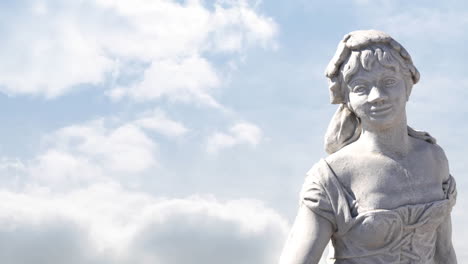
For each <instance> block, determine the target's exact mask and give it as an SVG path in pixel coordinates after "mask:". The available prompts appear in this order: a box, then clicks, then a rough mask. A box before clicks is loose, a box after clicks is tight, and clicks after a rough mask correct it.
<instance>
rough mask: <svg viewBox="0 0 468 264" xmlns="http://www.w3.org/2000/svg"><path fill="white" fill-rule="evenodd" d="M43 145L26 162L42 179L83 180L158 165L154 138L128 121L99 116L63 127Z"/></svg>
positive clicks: (77, 181)
mask: <svg viewBox="0 0 468 264" xmlns="http://www.w3.org/2000/svg"><path fill="white" fill-rule="evenodd" d="M107 123H110V122H107ZM44 145H45V147H44V151H43V153H41V154H39V155H38V156H37V157H36V158H35V159H33V160H32V161H30V162H29V165H28V170H30V171H31V172H30V175H31V176H32V177H33V178H34V179H36V180H39V181H43V182H49V183H57V184H64V183H74V184H76V183H84V182H89V181H92V180H96V179H100V178H105V177H108V174H109V175H114V176H117V175H121V174H138V173H140V172H142V171H144V170H146V169H148V168H151V167H153V166H155V165H157V158H156V151H157V144H156V142H154V141H153V140H152V139H151V138H150V137H149V136H148V135H147V134H146V133H145V132H144V131H142V129H141V128H140V127H138V126H136V125H134V124H132V123H131V122H129V123H122V124H117V125H114V126H113V125H109V124H106V121H105V120H104V119H100V120H94V121H90V122H88V123H85V124H80V125H72V126H68V127H64V128H61V129H59V130H57V131H55V132H53V133H51V134H50V135H47V136H46V138H45V140H44Z"/></svg>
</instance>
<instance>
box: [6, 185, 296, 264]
mask: <svg viewBox="0 0 468 264" xmlns="http://www.w3.org/2000/svg"><path fill="white" fill-rule="evenodd" d="M0 199H1V200H2V201H3V202H2V204H1V205H0V223H2V224H1V225H0V234H1V236H0V243H2V244H4V246H3V247H2V248H1V249H0V257H2V260H3V261H4V262H5V263H9V264H19V263H32V262H34V263H39V264H42V263H44V264H45V263H47V264H59V263H65V262H66V263H80V264H87V263H99V264H100V263H109V264H110V263H114V264H131V263H142V264H146V263H148V264H149V263H165V264H178V263H207V264H209V263H213V264H214V263H221V262H222V263H228V264H229V263H232V264H234V263H236V264H238V263H258V264H262V263H263V264H270V263H274V262H276V259H277V258H278V255H279V252H280V250H281V247H282V244H283V242H284V239H285V236H286V233H287V232H288V229H289V228H288V225H287V223H286V221H285V220H284V219H283V218H282V217H281V216H280V215H278V214H277V213H276V212H275V211H273V210H272V209H269V208H267V207H265V206H264V205H263V204H262V203H260V202H258V201H255V200H232V201H226V202H220V201H217V200H216V199H214V198H213V197H211V198H210V197H196V196H194V197H189V198H186V199H156V198H154V197H152V196H150V195H147V194H143V193H136V192H129V191H125V190H124V189H122V188H121V187H120V186H119V185H116V184H111V183H106V184H98V185H93V186H90V187H88V188H86V189H80V190H76V191H73V192H70V193H67V194H61V195H52V194H44V193H43V192H36V191H34V190H31V191H29V192H27V193H14V192H10V191H0ZM25 252H27V254H25Z"/></svg>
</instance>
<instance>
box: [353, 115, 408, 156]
mask: <svg viewBox="0 0 468 264" xmlns="http://www.w3.org/2000/svg"><path fill="white" fill-rule="evenodd" d="M409 140H410V139H409V136H408V127H407V122H406V116H405V117H403V118H401V119H400V120H399V121H397V122H395V123H394V124H393V125H392V126H389V127H385V128H381V127H372V126H365V125H364V124H363V126H362V133H361V136H360V137H359V142H360V144H363V146H364V147H365V149H367V150H369V151H371V152H378V153H382V154H384V155H389V156H392V157H400V158H401V157H404V156H406V155H407V154H408V152H409V143H410V142H409Z"/></svg>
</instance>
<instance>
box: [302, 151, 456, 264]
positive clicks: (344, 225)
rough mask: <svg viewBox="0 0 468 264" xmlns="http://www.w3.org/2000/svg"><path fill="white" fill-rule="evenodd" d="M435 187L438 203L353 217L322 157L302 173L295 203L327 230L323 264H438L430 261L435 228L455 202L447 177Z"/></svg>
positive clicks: (349, 200)
mask: <svg viewBox="0 0 468 264" xmlns="http://www.w3.org/2000/svg"><path fill="white" fill-rule="evenodd" d="M440 188H442V189H443V191H444V194H445V199H443V200H438V201H433V202H430V203H424V204H414V205H405V206H400V207H398V208H394V209H391V210H386V209H370V210H365V209H364V210H363V209H362V208H360V209H359V213H358V207H359V205H358V204H357V202H356V201H355V200H354V198H353V196H352V195H351V194H350V193H349V192H348V191H347V190H346V189H345V188H344V187H343V186H342V185H341V183H340V182H339V181H338V178H337V177H336V175H335V174H334V172H333V171H332V169H331V168H330V166H329V164H328V163H327V162H326V161H325V160H323V159H322V160H320V161H319V162H318V163H317V164H315V166H314V167H313V168H312V169H311V170H310V171H309V172H308V173H307V177H306V180H305V183H304V186H303V189H302V192H301V202H302V203H304V204H305V205H306V206H307V207H308V208H310V209H311V210H312V211H313V212H315V213H316V214H318V215H320V216H322V217H324V218H325V219H327V220H328V221H330V222H331V224H332V226H333V229H334V233H333V235H332V238H331V241H332V246H330V249H329V259H328V263H335V264H403V263H411V264H442V263H437V262H436V260H435V259H436V258H435V254H436V250H435V246H436V240H437V228H438V226H439V225H440V224H441V223H443V222H444V221H447V220H448V219H447V217H448V216H449V215H450V213H451V210H452V207H453V205H454V204H455V200H456V188H455V180H454V179H453V177H452V176H450V177H449V179H448V180H447V181H446V182H444V183H443V184H442V186H441V187H440ZM443 264H451V263H443Z"/></svg>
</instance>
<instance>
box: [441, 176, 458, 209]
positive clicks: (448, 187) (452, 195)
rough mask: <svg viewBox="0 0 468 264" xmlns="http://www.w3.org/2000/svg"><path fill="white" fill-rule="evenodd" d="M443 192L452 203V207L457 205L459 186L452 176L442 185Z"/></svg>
mask: <svg viewBox="0 0 468 264" xmlns="http://www.w3.org/2000/svg"><path fill="white" fill-rule="evenodd" d="M442 190H443V191H444V194H445V198H446V199H449V200H450V201H451V203H452V206H453V205H455V202H456V200H457V185H456V183H455V178H453V176H452V175H450V176H449V178H448V179H447V180H446V181H445V182H444V183H443V184H442Z"/></svg>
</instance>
